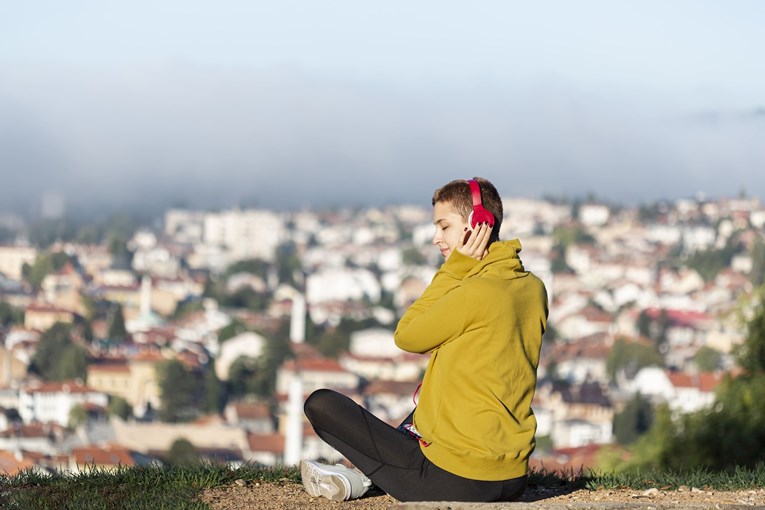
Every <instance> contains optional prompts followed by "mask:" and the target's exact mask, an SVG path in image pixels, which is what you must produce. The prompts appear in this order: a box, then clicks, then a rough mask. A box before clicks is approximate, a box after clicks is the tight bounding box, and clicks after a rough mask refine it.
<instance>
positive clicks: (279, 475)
mask: <svg viewBox="0 0 765 510" xmlns="http://www.w3.org/2000/svg"><path fill="white" fill-rule="evenodd" d="M239 479H242V480H245V481H247V482H282V483H300V472H299V470H298V469H297V468H295V467H292V468H264V467H259V466H254V465H245V466H243V467H240V468H237V469H231V468H229V467H226V466H219V465H214V464H191V465H186V466H180V467H160V466H149V467H126V468H120V469H117V470H113V471H109V470H103V469H98V468H94V469H86V470H84V471H82V472H80V473H57V474H53V475H47V474H40V473H36V472H34V471H26V472H23V473H21V474H18V475H15V476H0V508H3V509H4V510H12V509H24V510H26V509H30V508H34V509H39V510H61V509H67V510H68V509H78V510H80V509H81V510H101V509H103V510H107V509H108V510H112V509H136V510H140V509H146V510H164V509H168V510H169V509H181V510H186V509H195V510H196V509H199V510H201V509H208V508H209V507H208V506H207V505H205V504H204V503H202V502H201V501H199V497H198V496H199V495H200V493H201V491H203V490H204V489H207V488H212V487H221V486H226V485H230V484H232V483H234V482H235V481H236V480H239ZM529 486H532V487H533V486H538V487H555V488H558V487H566V488H569V489H571V490H577V489H590V490H596V489H648V488H652V487H656V488H659V489H664V490H674V489H678V488H679V487H681V486H686V487H699V488H703V489H712V490H744V489H758V488H763V487H765V464H762V465H759V466H757V467H756V468H755V469H744V468H737V469H735V470H732V471H729V472H713V471H708V470H704V469H694V470H688V471H684V472H671V471H645V472H641V471H635V472H629V473H626V472H625V473H595V472H592V471H589V472H584V471H583V470H579V471H575V470H569V471H565V472H560V471H548V470H545V469H536V470H532V471H531V473H530V474H529Z"/></svg>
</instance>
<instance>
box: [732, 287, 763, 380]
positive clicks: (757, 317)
mask: <svg viewBox="0 0 765 510" xmlns="http://www.w3.org/2000/svg"><path fill="white" fill-rule="evenodd" d="M735 353H736V358H737V360H738V364H739V365H740V366H741V367H742V368H743V369H745V370H747V371H748V372H749V373H751V374H753V375H755V374H756V375H762V374H765V287H760V291H759V300H758V304H757V305H756V307H755V310H754V315H753V317H752V319H751V320H750V321H749V322H748V323H747V335H746V339H744V343H743V344H741V345H740V346H739V347H738V348H737V350H736V351H735Z"/></svg>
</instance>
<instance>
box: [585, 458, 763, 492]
mask: <svg viewBox="0 0 765 510" xmlns="http://www.w3.org/2000/svg"><path fill="white" fill-rule="evenodd" d="M584 486H585V487H586V488H588V489H599V488H605V489H619V488H630V489H649V488H652V487H656V488H658V489H666V490H676V489H678V488H680V487H682V486H685V487H698V488H705V489H713V490H720V491H732V490H745V489H761V488H763V487H765V464H759V465H758V466H756V467H755V468H753V469H747V468H739V467H737V468H735V469H733V470H730V471H711V470H708V469H704V468H697V469H690V470H686V471H658V470H656V471H639V470H638V471H629V472H620V473H590V475H589V476H587V477H586V480H585V481H584Z"/></svg>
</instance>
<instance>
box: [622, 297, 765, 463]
mask: <svg viewBox="0 0 765 510" xmlns="http://www.w3.org/2000/svg"><path fill="white" fill-rule="evenodd" d="M736 355H737V359H738V363H739V365H740V366H741V367H742V368H743V369H744V372H743V373H742V374H741V375H739V376H737V377H732V376H730V375H728V376H727V377H726V378H725V380H724V381H723V382H722V383H721V384H720V386H719V387H718V388H717V393H716V396H715V403H714V405H712V406H711V407H709V408H706V409H703V410H701V411H697V412H695V413H690V414H686V415H681V416H677V417H675V418H674V419H672V418H670V417H669V413H668V411H666V410H662V411H661V412H660V413H658V414H657V417H656V419H655V420H654V425H653V427H651V430H650V431H649V432H648V434H646V435H645V436H644V437H642V438H641V439H640V440H638V441H637V442H636V443H635V444H634V448H633V452H634V453H635V456H636V459H635V461H634V462H635V465H637V466H639V467H641V468H660V469H671V470H675V471H683V470H691V469H706V470H713V471H725V470H730V469H734V468H755V467H756V466H758V465H761V463H762V452H763V451H765V406H763V405H762V403H763V402H765V302H763V301H762V300H760V301H759V304H758V306H757V308H756V309H755V314H754V316H753V317H752V319H751V320H750V321H749V322H748V324H747V336H746V339H745V340H744V343H743V344H742V345H741V347H740V349H738V350H737V352H736Z"/></svg>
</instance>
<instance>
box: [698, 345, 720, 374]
mask: <svg viewBox="0 0 765 510" xmlns="http://www.w3.org/2000/svg"><path fill="white" fill-rule="evenodd" d="M721 360H722V355H721V354H720V351H718V350H717V349H712V348H711V347H707V346H704V347H701V348H700V349H699V350H698V351H696V355H695V356H694V357H693V361H694V362H695V363H696V368H697V369H698V370H699V371H700V372H713V371H715V370H717V369H718V368H719V366H720V361H721Z"/></svg>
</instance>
